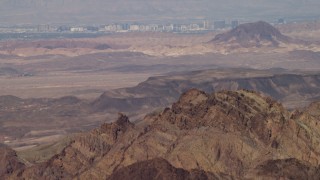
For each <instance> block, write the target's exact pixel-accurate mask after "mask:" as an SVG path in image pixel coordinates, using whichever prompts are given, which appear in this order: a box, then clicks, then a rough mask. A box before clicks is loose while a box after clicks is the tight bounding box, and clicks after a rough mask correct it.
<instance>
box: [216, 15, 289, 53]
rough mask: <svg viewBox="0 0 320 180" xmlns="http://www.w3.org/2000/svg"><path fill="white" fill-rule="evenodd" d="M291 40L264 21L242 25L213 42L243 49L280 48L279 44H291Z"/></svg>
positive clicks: (219, 35) (220, 35)
mask: <svg viewBox="0 0 320 180" xmlns="http://www.w3.org/2000/svg"><path fill="white" fill-rule="evenodd" d="M290 41H291V38H289V37H287V36H285V35H283V34H281V32H280V31H279V30H278V29H276V28H275V27H273V26H272V25H270V24H269V23H267V22H264V21H258V22H254V23H246V24H241V25H239V26H238V27H236V28H235V29H233V30H231V31H229V32H226V33H223V34H218V35H217V36H216V37H215V38H214V39H213V40H212V41H211V42H214V43H230V44H232V43H236V44H238V45H240V46H242V47H251V46H262V45H263V44H266V43H267V44H268V45H270V46H278V45H279V43H289V42H290Z"/></svg>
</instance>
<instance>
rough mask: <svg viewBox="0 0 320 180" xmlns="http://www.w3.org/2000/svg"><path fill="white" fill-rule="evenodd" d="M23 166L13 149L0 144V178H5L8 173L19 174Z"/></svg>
mask: <svg viewBox="0 0 320 180" xmlns="http://www.w3.org/2000/svg"><path fill="white" fill-rule="evenodd" d="M24 167H25V166H24V164H23V163H21V162H20V161H19V159H18V156H17V154H16V152H15V151H13V150H12V149H10V148H9V147H7V146H5V145H3V144H0V179H6V178H8V177H9V176H10V175H13V174H19V173H20V172H21V170H22V169H23V168H24Z"/></svg>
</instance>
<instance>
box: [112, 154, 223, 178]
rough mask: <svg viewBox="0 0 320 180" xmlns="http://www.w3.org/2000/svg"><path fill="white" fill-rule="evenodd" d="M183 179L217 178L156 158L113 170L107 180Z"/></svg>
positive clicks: (210, 174)
mask: <svg viewBox="0 0 320 180" xmlns="http://www.w3.org/2000/svg"><path fill="white" fill-rule="evenodd" d="M118 179H122V180H150V179H159V180H160V179H163V180H165V179H167V180H169V179H170V180H184V179H190V180H192V179H203V180H205V179H218V178H217V177H216V176H215V175H214V174H212V173H206V172H204V171H201V170H191V171H190V172H189V171H186V170H184V169H181V168H175V167H173V166H172V165H171V164H170V163H169V162H168V161H167V160H165V159H162V158H156V159H152V160H148V161H142V162H137V163H134V164H132V165H130V166H127V167H124V168H121V169H119V170H117V171H115V172H114V173H113V174H112V175H111V176H109V177H108V178H107V180H118Z"/></svg>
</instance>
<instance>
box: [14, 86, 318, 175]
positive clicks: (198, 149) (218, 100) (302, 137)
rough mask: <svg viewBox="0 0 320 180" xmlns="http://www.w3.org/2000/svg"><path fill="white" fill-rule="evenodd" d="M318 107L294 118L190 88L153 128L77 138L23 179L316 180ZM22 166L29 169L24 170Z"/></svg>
mask: <svg viewBox="0 0 320 180" xmlns="http://www.w3.org/2000/svg"><path fill="white" fill-rule="evenodd" d="M319 117H320V105H319V103H313V104H312V105H310V106H309V107H308V108H306V109H305V110H303V111H302V110H301V111H295V112H293V113H290V112H289V111H287V110H286V109H285V108H283V106H282V105H281V104H280V103H278V102H276V101H274V100H272V99H271V98H269V97H266V96H264V95H262V94H259V93H256V92H253V91H248V90H239V91H221V92H218V93H212V94H207V93H205V92H203V91H199V90H197V89H191V90H188V91H187V92H185V93H184V94H182V96H181V97H180V98H179V100H178V101H177V102H176V103H174V104H173V105H172V107H170V108H169V107H168V108H166V109H165V110H164V111H163V112H160V113H155V114H153V115H149V116H147V117H146V119H145V121H146V122H147V123H142V122H143V121H142V122H140V123H139V124H137V125H134V124H132V123H131V122H130V121H129V120H128V117H126V116H125V115H123V114H119V117H118V120H117V121H116V122H114V123H111V124H107V123H106V124H103V125H102V126H101V127H100V128H97V129H95V130H92V131H90V132H88V133H82V134H79V135H78V136H76V137H75V138H74V140H73V141H72V142H71V143H70V144H69V145H68V146H67V147H66V148H65V149H64V150H63V151H62V152H61V153H60V154H57V155H56V156H54V157H53V158H51V159H50V160H49V161H48V162H45V163H43V164H39V165H35V166H32V167H29V168H25V169H24V170H23V172H21V173H19V174H16V173H14V174H12V175H11V177H12V178H25V179H141V178H142V177H145V178H147V179H149V178H150V179H157V178H158V179H168V178H169V177H173V178H174V179H244V178H249V179H250V178H251V179H257V178H261V179H281V178H287V179H290V178H291V179H292V178H293V179H299V178H301V177H306V178H307V179H317V177H319V167H320V155H319V154H320V148H319V145H320V136H319V133H318V132H319V131H320V129H319V127H320V124H319ZM22 169H23V168H22Z"/></svg>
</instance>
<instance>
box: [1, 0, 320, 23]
mask: <svg viewBox="0 0 320 180" xmlns="http://www.w3.org/2000/svg"><path fill="white" fill-rule="evenodd" d="M319 7H320V1H319V0H282V1H276V0H268V1H267V0H259V1H257V0H237V1H235V0H170V1H169V0H162V1H160V0H117V1H113V0H112V1H111V0H0V25H1V24H7V25H8V24H11V25H12V24H72V23H74V24H103V23H115V22H172V23H174V22H176V21H180V22H181V21H188V20H190V19H196V20H197V19H210V20H224V19H229V20H232V19H239V20H251V21H254V20H270V19H277V18H285V19H290V18H291V19H312V18H315V19H317V18H320V13H319Z"/></svg>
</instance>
